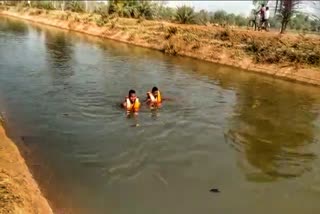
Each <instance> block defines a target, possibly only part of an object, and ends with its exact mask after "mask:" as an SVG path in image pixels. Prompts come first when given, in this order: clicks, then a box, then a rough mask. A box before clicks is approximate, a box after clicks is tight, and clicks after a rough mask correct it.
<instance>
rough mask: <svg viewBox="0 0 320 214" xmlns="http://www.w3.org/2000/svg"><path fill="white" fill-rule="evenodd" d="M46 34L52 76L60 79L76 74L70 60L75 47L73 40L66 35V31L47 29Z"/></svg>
mask: <svg viewBox="0 0 320 214" xmlns="http://www.w3.org/2000/svg"><path fill="white" fill-rule="evenodd" d="M44 34H45V46H46V48H47V56H48V62H49V63H50V68H52V70H51V71H50V72H51V74H52V76H53V77H55V78H58V79H59V78H67V77H70V76H72V75H74V70H73V66H72V64H71V62H70V61H71V59H72V54H73V49H72V44H71V41H70V40H68V38H67V36H66V35H65V34H66V33H65V32H63V31H62V32H57V31H49V30H45V31H44ZM69 39H70V38H69Z"/></svg>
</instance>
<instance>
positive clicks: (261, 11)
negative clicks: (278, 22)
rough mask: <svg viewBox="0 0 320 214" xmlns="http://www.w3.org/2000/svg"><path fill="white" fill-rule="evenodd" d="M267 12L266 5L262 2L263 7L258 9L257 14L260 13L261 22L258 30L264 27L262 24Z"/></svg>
mask: <svg viewBox="0 0 320 214" xmlns="http://www.w3.org/2000/svg"><path fill="white" fill-rule="evenodd" d="M265 13H266V7H265V6H264V4H261V8H260V10H259V11H258V13H257V14H260V24H259V28H258V30H259V31H260V30H261V28H262V25H263V21H264V19H265V17H264V16H265Z"/></svg>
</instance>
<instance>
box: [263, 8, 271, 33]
mask: <svg viewBox="0 0 320 214" xmlns="http://www.w3.org/2000/svg"><path fill="white" fill-rule="evenodd" d="M269 17H270V10H269V7H266V11H265V13H264V18H263V23H262V24H263V26H264V29H265V30H266V31H268V29H269V27H270V23H269Z"/></svg>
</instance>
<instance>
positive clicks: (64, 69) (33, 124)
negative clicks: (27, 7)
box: [0, 17, 320, 214]
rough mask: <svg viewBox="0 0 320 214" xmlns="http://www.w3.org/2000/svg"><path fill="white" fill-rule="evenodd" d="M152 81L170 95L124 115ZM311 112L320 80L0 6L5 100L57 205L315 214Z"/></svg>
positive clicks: (317, 147)
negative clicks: (261, 70) (22, 17)
mask: <svg viewBox="0 0 320 214" xmlns="http://www.w3.org/2000/svg"><path fill="white" fill-rule="evenodd" d="M154 85H156V86H158V87H159V88H160V90H161V91H162V94H163V95H164V96H165V97H169V98H171V99H172V100H171V101H167V102H165V103H164V105H163V107H162V108H161V109H160V110H158V111H157V112H152V111H150V110H149V109H148V108H147V107H146V106H144V107H143V108H142V109H141V112H140V114H139V116H138V118H137V120H133V119H127V118H126V116H125V113H124V111H123V110H122V109H120V108H119V107H118V104H119V103H120V101H122V100H123V97H124V96H126V94H127V92H128V90H129V89H131V88H133V89H135V90H136V91H137V92H138V96H140V99H144V98H145V93H146V92H147V91H148V90H150V89H151V88H152V87H153V86H154ZM319 110H320V88H315V87H311V86H303V85H301V84H295V83H290V82H285V81H282V80H275V79H273V78H270V77H265V76H261V75H256V74H252V73H248V72H244V71H241V70H238V69H235V68H230V67H225V66H219V65H215V64H209V63H205V62H201V61H196V60H192V59H188V58H180V57H171V56H165V55H163V54H162V53H160V52H156V51H152V50H147V49H143V48H138V47H134V46H129V45H126V44H121V43H116V42H113V41H108V40H102V39H98V38H94V37H90V36H85V35H81V34H77V33H72V32H67V31H63V30H59V29H55V28H50V27H45V26H40V25H36V24H30V23H26V22H22V21H17V20H13V19H10V18H5V17H0V111H1V114H3V115H4V116H5V119H6V121H7V126H8V129H9V131H10V133H11V135H12V137H13V138H15V139H16V141H17V144H18V145H19V147H20V148H21V150H22V151H23V154H24V157H25V158H26V160H27V163H28V165H29V167H30V168H31V170H32V172H33V174H34V176H35V178H36V180H37V181H38V183H39V185H40V187H41V189H42V191H43V192H44V194H45V195H46V196H47V198H48V199H49V201H50V203H51V204H52V205H53V207H54V208H55V210H56V211H57V213H76V214H86V213H97V214H100V213H101V214H103V213H112V214H129V213H130V214H132V213H137V214H150V213H153V214H164V213H166V214H182V213H183V214H194V213H199V214H200V213H201V214H212V213H226V214H233V213H236V214H256V213H259V214H270V213H274V214H278V213H279V214H283V213H290V214H301V213H303V214H313V213H319V212H320V203H319V200H320V161H319V155H320V117H319ZM137 122H138V123H139V124H140V126H138V127H134V126H133V124H135V123H137ZM212 188H217V189H219V191H220V192H219V193H213V192H210V191H209V190H210V189H212Z"/></svg>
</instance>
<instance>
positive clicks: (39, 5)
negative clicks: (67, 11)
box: [31, 1, 55, 10]
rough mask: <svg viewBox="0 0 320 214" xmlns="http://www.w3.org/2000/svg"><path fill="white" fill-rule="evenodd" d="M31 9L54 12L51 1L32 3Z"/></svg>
mask: <svg viewBox="0 0 320 214" xmlns="http://www.w3.org/2000/svg"><path fill="white" fill-rule="evenodd" d="M31 7H35V8H39V9H45V10H54V9H55V8H54V5H53V2H51V1H31Z"/></svg>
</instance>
